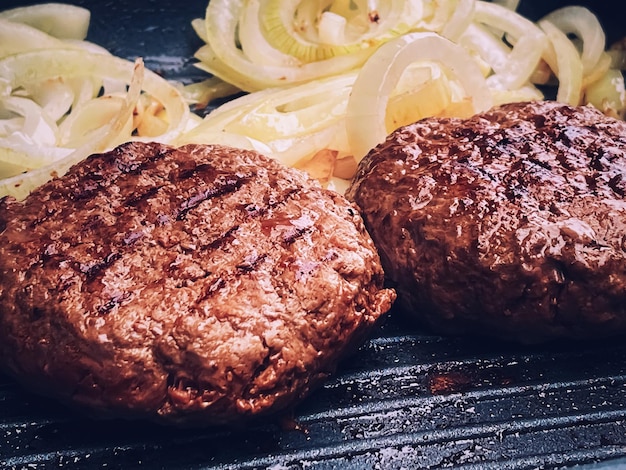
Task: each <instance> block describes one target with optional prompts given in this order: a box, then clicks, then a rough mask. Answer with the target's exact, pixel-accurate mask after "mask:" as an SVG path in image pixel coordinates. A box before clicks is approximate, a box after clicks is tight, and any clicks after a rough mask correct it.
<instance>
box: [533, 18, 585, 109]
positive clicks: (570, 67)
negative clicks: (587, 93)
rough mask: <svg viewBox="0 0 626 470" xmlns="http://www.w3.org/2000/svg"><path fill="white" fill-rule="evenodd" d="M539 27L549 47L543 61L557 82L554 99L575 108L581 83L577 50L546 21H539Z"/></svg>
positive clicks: (557, 29) (578, 100) (580, 67)
mask: <svg viewBox="0 0 626 470" xmlns="http://www.w3.org/2000/svg"><path fill="white" fill-rule="evenodd" d="M539 25H540V26H541V28H542V29H543V30H544V31H545V32H546V34H547V36H548V40H549V41H550V45H551V47H550V49H548V51H547V53H546V56H545V60H546V62H547V63H548V65H550V67H551V68H552V70H553V71H554V72H555V74H556V76H557V78H558V80H559V89H558V91H557V95H556V99H557V101H560V102H562V103H568V104H570V105H572V106H577V105H579V104H580V99H581V93H582V83H583V64H582V61H581V60H580V55H579V54H578V50H577V49H576V47H575V46H574V44H573V43H572V41H570V40H569V38H568V37H567V36H566V35H565V33H564V32H563V31H561V30H560V29H559V28H557V27H556V26H554V25H553V24H552V23H550V22H549V21H548V20H541V21H540V22H539Z"/></svg>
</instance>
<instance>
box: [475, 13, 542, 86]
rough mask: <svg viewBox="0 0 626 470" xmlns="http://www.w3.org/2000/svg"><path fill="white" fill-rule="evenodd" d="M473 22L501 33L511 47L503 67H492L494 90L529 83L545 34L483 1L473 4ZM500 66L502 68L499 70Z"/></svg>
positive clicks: (527, 22) (527, 21) (536, 27)
mask: <svg viewBox="0 0 626 470" xmlns="http://www.w3.org/2000/svg"><path fill="white" fill-rule="evenodd" d="M474 19H475V21H476V22H478V23H481V24H484V25H487V26H490V27H493V28H495V29H496V30H502V31H504V32H505V33H506V37H507V38H508V39H509V40H511V41H513V42H514V46H513V48H512V50H511V52H510V53H509V55H508V58H507V60H506V61H505V62H504V63H503V64H497V65H496V64H493V66H494V71H495V72H496V73H495V75H494V76H492V77H490V79H489V83H490V85H491V86H493V87H500V88H505V89H507V88H508V89H516V88H519V87H521V86H523V85H524V84H525V83H527V82H528V80H529V78H530V76H531V75H532V73H533V70H534V69H535V68H536V67H537V65H538V64H539V61H540V60H541V56H542V55H543V51H544V49H545V47H546V45H547V41H546V39H545V34H544V33H543V31H542V30H541V29H540V28H539V27H538V26H537V25H535V24H534V23H533V22H532V21H530V20H528V19H526V18H524V17H523V16H521V15H518V14H517V13H515V12H514V11H511V10H509V9H508V8H506V7H503V6H501V5H497V4H495V3H489V2H484V1H478V2H476V8H475V15H474ZM498 65H501V68H500V67H498Z"/></svg>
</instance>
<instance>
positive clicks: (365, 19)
mask: <svg viewBox="0 0 626 470" xmlns="http://www.w3.org/2000/svg"><path fill="white" fill-rule="evenodd" d="M260 2H261V12H260V22H261V27H262V31H263V34H264V35H265V37H266V38H267V39H268V41H269V42H270V44H272V45H273V46H274V47H275V48H276V49H278V50H281V51H282V52H284V53H285V54H288V55H290V56H292V57H296V58H298V59H300V60H302V61H303V62H305V63H308V62H316V61H320V60H325V59H329V58H332V57H335V56H338V55H344V54H351V53H353V52H356V51H358V50H360V49H364V48H371V47H376V46H378V45H379V44H381V43H383V42H386V41H388V40H389V39H391V38H393V37H396V36H398V35H401V34H403V33H406V32H408V31H409V30H410V29H411V27H412V26H413V25H414V24H415V23H417V21H419V19H420V18H421V13H422V12H421V9H420V8H416V7H417V6H419V5H420V3H419V2H406V1H405V0H389V1H387V2H375V1H372V2H369V1H368V2H365V1H362V0H361V1H355V2H354V5H355V9H356V10H357V11H358V13H357V15H356V16H355V17H354V18H351V19H350V21H357V22H358V21H360V23H361V24H363V25H365V31H363V32H362V33H361V34H359V35H358V37H357V38H355V39H354V40H348V41H344V42H342V43H340V44H334V43H328V42H324V41H322V40H321V38H320V37H319V31H318V30H317V28H316V26H317V25H316V23H317V20H318V18H319V17H320V16H321V15H322V13H323V8H324V3H323V2H317V8H316V9H315V10H313V11H312V12H310V13H309V15H307V16H308V17H307V18H306V19H305V20H304V21H302V22H299V21H294V19H295V18H296V16H297V9H298V7H299V6H300V5H301V0H260ZM312 4H313V2H312ZM307 29H308V30H309V31H311V30H312V29H313V30H314V31H315V33H316V34H315V33H314V34H311V33H309V38H310V37H311V36H314V38H315V39H314V40H311V39H309V38H306V37H305V35H303V34H300V31H301V30H307ZM343 36H344V37H345V34H343Z"/></svg>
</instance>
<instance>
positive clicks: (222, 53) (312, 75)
mask: <svg viewBox="0 0 626 470" xmlns="http://www.w3.org/2000/svg"><path fill="white" fill-rule="evenodd" d="M244 6H245V2H244V0H212V1H211V2H209V4H208V7H207V9H206V18H205V22H204V23H205V26H206V31H205V34H206V38H207V44H206V45H205V46H203V47H202V48H200V49H199V50H198V51H197V52H196V54H195V57H196V58H197V59H199V60H200V63H199V64H197V67H199V68H201V69H203V70H206V71H208V72H209V73H211V74H213V75H216V76H218V77H220V78H222V79H223V80H224V81H227V82H229V83H232V84H234V85H235V86H237V87H238V88H240V89H242V90H244V91H255V90H260V89H264V88H271V87H277V86H286V85H293V84H297V83H303V82H307V81H310V80H314V79H317V78H321V77H327V76H331V75H336V74H339V73H342V72H345V71H349V70H352V69H354V68H356V67H358V66H360V65H361V64H362V63H363V62H365V60H366V59H367V57H368V56H369V55H370V54H371V51H370V50H362V51H358V52H356V53H354V54H350V55H344V56H339V57H333V58H330V59H326V60H321V61H318V62H313V63H309V64H302V63H298V64H297V65H296V66H294V65H293V63H290V64H283V65H259V64H255V63H254V62H252V61H251V60H250V59H249V58H248V57H247V56H245V55H244V53H243V52H242V51H241V50H240V49H239V48H238V47H237V45H238V36H237V28H238V24H239V18H240V16H241V11H242V8H244Z"/></svg>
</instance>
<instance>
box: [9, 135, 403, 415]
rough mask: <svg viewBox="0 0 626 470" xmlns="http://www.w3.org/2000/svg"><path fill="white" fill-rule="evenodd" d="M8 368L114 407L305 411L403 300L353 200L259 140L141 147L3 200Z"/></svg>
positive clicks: (63, 395)
mask: <svg viewBox="0 0 626 470" xmlns="http://www.w3.org/2000/svg"><path fill="white" fill-rule="evenodd" d="M0 232H1V234H0V362H1V363H2V366H3V367H4V369H5V370H6V371H7V372H9V373H10V374H11V375H13V376H15V377H17V378H18V380H20V381H22V382H23V383H24V384H26V385H27V386H29V387H31V388H33V389H34V390H37V391H38V392H41V393H46V394H49V395H52V396H54V397H56V398H59V399H60V400H62V401H64V402H66V403H68V404H72V405H76V406H78V407H80V408H82V409H83V410H86V411H88V412H90V413H92V414H94V415H98V416H121V417H127V418H135V417H137V418H149V419H155V420H159V421H162V422H168V423H178V424H189V423H201V424H212V423H225V422H231V421H237V420H240V419H246V418H248V417H251V416H258V415H263V414H266V413H270V412H276V411H279V410H282V409H285V408H286V407H289V406H291V405H293V404H294V403H296V402H298V401H299V400H300V399H302V398H303V397H304V396H305V395H307V394H308V393H309V392H310V391H311V389H313V388H314V387H316V386H318V385H319V384H320V382H321V381H322V380H324V379H325V378H326V377H328V375H329V374H331V373H332V372H333V371H334V370H335V368H336V365H337V361H338V360H339V359H340V357H341V356H342V355H344V354H345V353H346V352H348V351H349V350H350V349H351V348H354V347H355V346H356V345H358V342H359V341H360V340H362V339H363V337H364V335H365V334H366V333H367V332H368V331H369V330H370V328H371V327H372V326H373V325H374V323H375V322H376V321H377V319H378V318H379V317H380V316H381V315H382V314H383V313H385V312H386V311H387V310H388V309H389V308H390V306H391V303H392V301H393V300H394V298H395V294H394V292H393V291H391V290H387V289H383V287H382V283H383V271H382V269H381V265H380V260H379V258H378V255H377V253H376V250H375V247H374V245H373V243H372V241H371V239H370V237H369V236H368V234H367V232H366V231H365V229H364V226H363V223H362V220H361V218H360V216H359V215H358V212H357V210H356V208H355V206H353V205H352V204H351V203H349V202H348V201H346V200H345V199H344V198H343V197H341V196H339V195H337V194H336V193H333V192H330V191H326V190H323V189H321V188H320V187H319V186H318V185H317V184H316V183H314V182H313V181H312V180H309V179H308V178H307V177H306V176H305V175H304V174H303V173H301V172H298V171H296V170H292V169H289V168H286V167H283V166H282V165H280V164H278V163H277V162H275V161H274V160H271V159H269V158H266V157H263V156H261V155H259V154H257V153H255V152H249V151H243V150H236V149H231V148H226V147H220V146H200V145H188V146H185V147H181V148H179V149H175V148H171V147H168V146H164V145H161V144H156V143H129V144H125V145H122V146H120V147H118V148H116V149H115V150H113V151H111V152H108V153H104V154H100V155H94V156H92V157H90V158H89V159H87V160H86V161H84V162H82V163H81V164H79V165H76V166H75V167H74V168H72V169H71V170H70V172H69V173H68V174H67V175H65V176H64V177H62V178H59V179H55V180H53V181H51V182H50V183H48V184H46V185H44V186H42V187H41V188H39V189H37V190H36V191H35V192H33V193H32V194H31V195H30V196H29V197H28V198H27V199H26V200H25V201H22V202H18V201H15V200H13V199H9V198H5V199H4V200H3V201H1V202H0Z"/></svg>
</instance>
